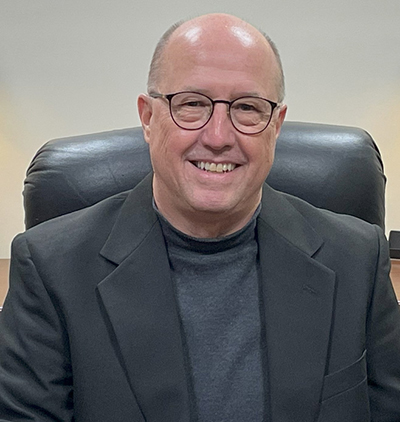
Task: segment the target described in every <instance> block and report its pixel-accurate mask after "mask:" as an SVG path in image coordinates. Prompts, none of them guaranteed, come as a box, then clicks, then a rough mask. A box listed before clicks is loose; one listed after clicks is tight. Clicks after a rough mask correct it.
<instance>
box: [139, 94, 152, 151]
mask: <svg viewBox="0 0 400 422" xmlns="http://www.w3.org/2000/svg"><path fill="white" fill-rule="evenodd" d="M137 108H138V112H139V117H140V121H141V123H142V128H143V134H144V139H145V141H146V142H147V143H149V140H150V122H151V117H152V115H153V102H152V98H150V97H149V96H148V95H146V94H140V95H139V97H138V100H137Z"/></svg>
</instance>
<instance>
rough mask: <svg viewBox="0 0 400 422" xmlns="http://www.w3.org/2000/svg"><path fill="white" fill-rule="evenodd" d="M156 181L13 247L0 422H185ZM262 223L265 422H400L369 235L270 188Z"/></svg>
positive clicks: (380, 258) (381, 283) (376, 239)
mask: <svg viewBox="0 0 400 422" xmlns="http://www.w3.org/2000/svg"><path fill="white" fill-rule="evenodd" d="M151 198H152V194H151V177H147V178H146V179H145V180H144V181H143V182H142V183H141V184H140V185H139V186H137V187H136V188H135V189H134V190H133V191H131V192H128V193H122V194H119V195H116V196H114V197H112V198H109V199H106V200H105V201H102V202H100V203H98V204H96V205H94V206H93V207H90V208H87V209H85V210H81V211H78V212H75V213H72V214H70V215H67V216H64V217H60V218H57V219H54V220H51V221H48V222H46V223H43V224H40V225H39V226H37V227H35V228H33V229H31V230H28V231H27V232H26V233H24V234H22V235H19V236H18V237H17V238H16V239H15V241H14V243H13V253H12V265H11V280H10V282H11V284H10V291H9V294H8V296H7V299H6V301H5V304H4V310H3V312H2V313H1V314H0V420H1V421H14V420H18V421H22V420H23V421H25V420H26V421H28V420H29V421H31V420H35V421H42V422H43V421H56V420H57V421H70V420H75V421H77V422H89V421H94V422H99V421H105V422H107V421H110V422H118V421H124V422H125V421H126V422H128V421H129V422H136V421H137V422H139V421H140V422H144V421H147V422H166V421H167V422H186V421H189V418H190V416H189V412H190V411H189V398H188V388H187V384H186V383H187V381H186V379H187V377H186V376H185V370H184V357H183V351H182V339H181V331H180V328H179V316H178V311H177V306H176V302H175V296H174V289H173V286H172V283H171V280H170V275H169V264H168V257H167V253H166V249H165V244H164V240H163V235H162V231H161V228H160V224H159V222H158V219H157V217H156V215H155V213H154V211H153V209H152V204H151ZM262 203H263V204H262V210H261V213H260V215H259V218H258V223H257V237H258V243H259V257H260V265H261V272H262V280H263V288H264V303H265V320H266V336H267V338H266V340H267V348H266V351H265V353H266V360H267V371H266V375H265V376H266V380H267V383H268V390H269V391H268V394H266V402H267V408H268V413H269V417H270V419H268V420H269V421H273V422H288V421H296V422H297V421H301V422H311V421H323V422H338V421H341V422H342V421H346V422H353V421H360V422H365V421H369V420H370V419H371V420H373V421H391V422H393V421H400V313H399V309H398V306H397V304H396V299H395V295H394V292H393V289H392V287H391V284H390V280H389V277H388V272H389V259H388V254H387V245H386V241H385V240H384V237H383V235H382V234H381V232H380V230H379V229H378V228H377V227H374V226H371V225H369V224H367V223H364V222H362V221H360V220H357V219H355V218H352V217H347V216H339V215H335V214H333V213H330V212H327V211H321V210H317V209H315V208H314V207H312V206H310V205H308V204H306V203H305V202H303V201H301V200H299V199H296V198H293V197H290V196H288V195H284V194H281V193H278V192H276V191H274V190H272V189H271V188H269V187H268V186H265V188H264V193H263V199H262Z"/></svg>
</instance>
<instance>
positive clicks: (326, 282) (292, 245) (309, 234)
mask: <svg viewBox="0 0 400 422" xmlns="http://www.w3.org/2000/svg"><path fill="white" fill-rule="evenodd" d="M257 232H258V233H257V234H258V239H259V253H260V263H261V273H262V279H263V292H264V295H263V298H264V304H265V321H266V346H267V348H266V353H267V384H268V387H267V388H268V389H269V405H270V416H271V420H273V421H274V422H280V421H282V422H283V421H288V420H299V421H302V422H311V421H314V420H315V419H316V416H317V414H318V410H319V400H320V394H321V390H322V382H323V377H324V374H325V365H326V362H327V357H328V345H329V337H330V331H331V321H332V309H333V298H334V288H335V273H334V272H333V271H332V270H330V269H328V268H327V267H325V266H324V265H322V264H320V263H319V262H317V261H316V260H315V259H313V258H312V256H313V255H314V254H315V253H316V252H317V251H318V249H319V248H320V247H321V246H322V243H323V242H322V240H321V239H320V237H319V235H318V234H316V233H315V232H314V230H313V228H312V227H311V226H310V225H309V224H308V223H307V222H306V220H305V219H304V218H303V217H302V215H301V214H300V213H299V212H298V211H297V210H296V209H295V208H294V207H293V206H292V205H291V203H290V202H289V201H288V200H287V199H286V198H285V197H284V196H283V195H282V194H279V193H277V192H275V191H273V190H272V189H271V188H269V187H268V186H266V187H265V189H264V192H263V208H262V211H261V213H260V217H259V220H258V226H257Z"/></svg>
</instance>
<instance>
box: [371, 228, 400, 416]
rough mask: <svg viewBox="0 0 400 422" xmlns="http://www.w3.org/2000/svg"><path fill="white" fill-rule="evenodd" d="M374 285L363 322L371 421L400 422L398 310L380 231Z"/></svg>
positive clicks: (399, 313)
mask: <svg viewBox="0 0 400 422" xmlns="http://www.w3.org/2000/svg"><path fill="white" fill-rule="evenodd" d="M377 231H378V238H379V242H378V243H379V255H378V259H377V265H376V274H375V285H374V289H373V293H372V299H371V304H370V309H369V316H368V321H367V370H368V388H369V397H370V409H371V421H373V422H393V421H400V306H399V305H398V304H397V300H396V296H395V293H394V290H393V287H392V284H391V281H390V277H389V272H390V259H389V253H388V245H387V241H386V239H385V238H384V236H383V233H382V232H381V230H380V229H377Z"/></svg>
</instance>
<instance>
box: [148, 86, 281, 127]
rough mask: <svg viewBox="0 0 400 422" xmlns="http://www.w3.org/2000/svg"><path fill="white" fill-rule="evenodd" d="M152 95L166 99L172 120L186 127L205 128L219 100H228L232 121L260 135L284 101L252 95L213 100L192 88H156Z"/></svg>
mask: <svg viewBox="0 0 400 422" xmlns="http://www.w3.org/2000/svg"><path fill="white" fill-rule="evenodd" d="M149 96H150V97H152V98H163V99H166V100H167V101H168V103H169V111H170V113H171V117H172V120H173V121H174V122H175V124H176V125H177V126H179V127H180V128H182V129H186V130H197V129H201V128H203V127H204V126H205V125H206V124H207V123H208V122H209V121H210V119H211V116H212V115H213V112H214V107H215V104H217V103H222V104H226V105H227V106H228V110H227V113H228V115H229V118H230V120H231V122H232V125H233V126H234V128H235V129H236V130H237V131H239V132H240V133H243V134H246V135H256V134H257V133H261V132H262V131H264V130H265V129H266V128H267V127H268V125H269V123H270V122H271V119H272V114H273V112H274V110H275V108H277V107H278V106H279V105H280V104H278V103H274V102H273V101H270V100H267V99H265V98H261V97H251V96H248V97H240V98H236V100H233V101H226V100H212V99H211V98H210V97H207V95H204V94H200V93H198V92H190V91H184V92H177V93H175V94H167V95H164V94H160V93H157V92H153V93H150V94H149Z"/></svg>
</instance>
